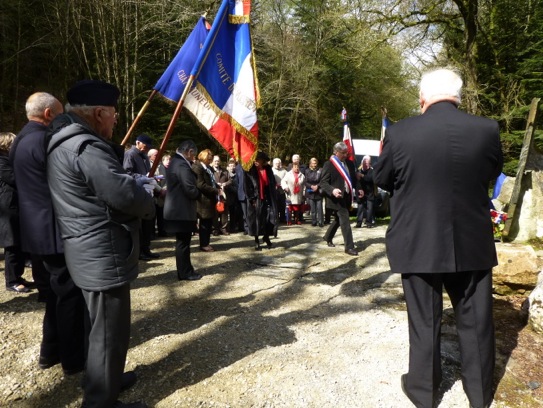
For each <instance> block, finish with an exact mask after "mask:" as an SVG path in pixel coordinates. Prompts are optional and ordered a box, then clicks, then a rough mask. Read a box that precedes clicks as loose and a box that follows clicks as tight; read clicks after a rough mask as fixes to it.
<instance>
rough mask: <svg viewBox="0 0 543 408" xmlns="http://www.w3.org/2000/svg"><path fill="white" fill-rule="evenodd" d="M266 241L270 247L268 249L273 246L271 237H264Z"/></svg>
mask: <svg viewBox="0 0 543 408" xmlns="http://www.w3.org/2000/svg"><path fill="white" fill-rule="evenodd" d="M264 242H265V243H266V246H267V247H268V249H271V247H272V246H273V244H272V243H271V241H270V239H269V238H265V239H264Z"/></svg>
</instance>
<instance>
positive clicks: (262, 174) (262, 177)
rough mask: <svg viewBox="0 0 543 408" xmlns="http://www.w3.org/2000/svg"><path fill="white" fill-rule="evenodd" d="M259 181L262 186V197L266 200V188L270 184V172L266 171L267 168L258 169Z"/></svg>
mask: <svg viewBox="0 0 543 408" xmlns="http://www.w3.org/2000/svg"><path fill="white" fill-rule="evenodd" d="M258 181H259V183H258V185H259V187H260V199H261V200H264V189H265V188H266V187H268V185H269V184H270V181H269V180H268V174H267V173H266V168H261V169H258Z"/></svg>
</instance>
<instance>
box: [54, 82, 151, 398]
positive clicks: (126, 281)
mask: <svg viewBox="0 0 543 408" xmlns="http://www.w3.org/2000/svg"><path fill="white" fill-rule="evenodd" d="M118 97H119V90H118V89H117V88H116V87H115V86H113V85H111V84H108V83H106V82H102V81H90V80H86V81H81V82H78V83H77V84H76V85H75V86H74V87H72V88H71V89H70V90H69V91H68V102H69V103H68V104H67V105H66V112H67V113H66V114H63V115H60V116H58V117H57V118H56V119H55V120H54V121H53V122H52V124H51V125H50V134H49V137H50V140H49V144H48V147H47V154H48V158H47V178H48V182H49V188H50V190H51V197H52V200H53V206H54V209H55V214H56V217H57V222H58V224H59V228H60V232H61V236H62V240H63V242H64V253H65V258H66V264H67V265H68V269H69V271H70V274H71V275H72V278H73V280H74V282H75V283H76V285H77V286H79V287H80V288H81V290H82V292H83V297H84V298H85V302H86V305H87V309H88V311H89V315H90V331H89V346H88V356H87V364H86V368H85V377H84V381H83V389H84V397H83V407H85V408H98V407H100V408H109V407H131V408H141V407H146V405H145V404H144V403H143V402H136V403H132V404H124V403H122V402H120V401H117V398H118V396H119V393H120V392H121V391H122V390H123V389H126V388H128V387H130V386H131V385H133V384H134V383H135V381H136V375H135V373H133V372H128V373H124V374H123V371H124V366H125V362H126V353H127V351H128V343H129V339H130V282H131V281H133V280H134V279H136V277H137V275H138V250H137V248H138V247H139V236H138V230H139V224H140V219H141V218H146V219H150V218H152V217H153V216H154V209H155V207H154V203H153V198H152V197H151V196H150V195H149V194H148V193H147V192H146V190H145V189H144V188H143V187H142V185H141V183H142V182H145V179H143V178H142V180H139V181H138V180H135V179H134V178H133V177H131V176H130V175H129V174H127V173H126V171H125V170H124V169H123V167H122V165H121V158H120V156H119V154H118V151H117V149H116V148H115V147H114V145H113V144H112V143H111V142H110V139H111V137H112V135H113V127H114V126H115V124H116V122H117V113H116V112H115V106H116V105H117V98H118Z"/></svg>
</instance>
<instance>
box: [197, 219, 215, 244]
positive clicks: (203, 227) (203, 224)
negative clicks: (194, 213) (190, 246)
mask: <svg viewBox="0 0 543 408" xmlns="http://www.w3.org/2000/svg"><path fill="white" fill-rule="evenodd" d="M212 228H213V218H200V231H199V233H198V237H199V239H200V248H203V247H206V246H208V245H209V242H210V241H211V230H212Z"/></svg>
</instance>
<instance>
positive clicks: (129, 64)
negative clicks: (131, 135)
mask: <svg viewBox="0 0 543 408" xmlns="http://www.w3.org/2000/svg"><path fill="white" fill-rule="evenodd" d="M219 5H220V1H218V0H215V1H194V0H94V1H92V2H88V1H86V0H48V1H38V0H2V2H0V131H11V132H14V133H18V131H19V130H20V129H21V127H22V126H23V125H24V123H26V117H25V113H24V103H25V101H26V98H27V97H28V96H29V95H30V94H31V93H33V92H36V91H46V92H50V93H52V94H53V95H55V96H57V97H58V98H59V99H60V100H61V101H63V102H64V101H65V95H66V91H67V89H69V88H70V86H71V85H73V84H74V83H75V82H76V81H78V80H81V79H85V78H92V79H102V80H105V81H108V82H112V83H115V84H116V85H117V86H118V87H119V88H120V89H121V92H122V93H121V100H120V103H119V113H120V118H119V123H118V126H117V128H116V131H115V132H116V133H115V137H114V138H115V140H116V141H118V142H120V141H121V140H122V139H123V137H124V135H125V134H126V131H127V129H128V127H129V126H130V124H131V123H132V121H133V118H134V117H135V116H136V114H137V112H138V111H139V109H140V108H141V106H142V105H143V104H144V102H145V101H146V99H147V98H148V96H149V94H150V92H151V90H152V87H153V86H154V85H155V83H156V82H157V80H158V78H159V77H160V75H161V74H162V73H163V71H164V70H165V69H166V67H167V66H168V64H169V63H170V61H171V60H172V58H173V57H174V56H175V54H176V53H177V51H178V50H179V48H180V47H181V45H182V44H183V42H184V40H185V39H186V38H187V36H188V35H189V33H190V32H191V30H192V29H193V28H194V26H195V24H196V22H197V20H198V18H199V17H200V16H201V15H202V14H203V13H205V12H208V14H207V18H208V19H209V20H210V22H212V20H213V18H214V16H215V13H216V12H217V10H218V7H219ZM251 25H252V35H253V46H254V52H255V56H256V66H257V75H258V81H259V85H260V91H261V102H262V106H261V108H260V109H259V110H258V111H257V114H258V122H259V127H260V138H259V144H260V149H261V150H264V151H266V152H268V153H269V154H270V155H271V156H272V157H280V158H282V159H283V161H285V162H288V160H289V159H290V156H291V155H292V154H293V153H299V154H301V155H302V157H303V159H304V161H307V159H308V158H309V157H312V156H315V157H317V158H319V159H320V160H323V159H326V158H327V157H328V156H329V155H330V153H331V149H332V146H333V144H334V143H335V142H336V141H338V140H341V138H342V131H343V130H342V123H341V121H340V116H339V115H340V112H341V110H342V108H343V107H345V108H346V109H347V110H348V112H349V123H350V129H351V134H352V137H353V138H362V139H379V137H380V131H381V108H382V107H385V108H386V109H387V110H388V115H389V118H390V120H391V121H393V122H394V121H397V120H400V119H403V118H405V117H407V116H411V115H414V114H417V113H418V90H417V80H418V79H419V78H420V74H421V71H424V70H426V69H428V68H431V67H433V66H445V65H446V66H451V67H455V68H457V69H458V70H459V71H460V72H461V74H462V77H463V78H464V82H465V86H466V90H465V93H464V98H463V102H462V106H461V107H462V109H464V110H466V111H468V112H471V113H475V114H480V115H485V116H488V117H491V118H494V119H496V120H498V121H499V123H500V128H501V132H502V142H503V149H504V153H505V157H506V166H505V173H506V174H508V175H511V176H514V175H515V173H516V168H517V163H518V159H519V154H520V148H521V147H522V139H523V133H524V129H525V127H526V119H527V112H528V109H529V105H530V102H531V100H532V98H535V97H541V96H542V95H543V2H541V1H539V0H479V1H477V0H412V1H404V0H329V1H325V0H253V1H252V12H251ZM173 110H174V107H173V106H172V105H171V104H170V103H168V102H167V101H165V100H163V99H162V98H155V99H154V101H153V103H152V104H151V107H150V108H149V109H148V111H147V113H146V114H145V116H144V118H143V120H142V122H141V123H140V125H138V128H137V129H136V132H135V135H137V134H139V133H147V134H149V135H150V136H151V137H153V139H154V140H155V141H157V145H158V142H159V141H160V140H161V139H162V137H163V135H164V133H165V132H166V129H167V126H168V123H169V122H170V118H171V115H172V113H173ZM539 117H541V115H539ZM187 138H192V139H194V140H195V141H196V143H197V144H198V146H199V148H200V149H203V148H207V147H209V148H211V149H212V150H213V151H214V152H215V153H218V154H220V155H221V156H222V158H223V159H226V152H225V151H224V150H223V149H222V148H221V147H220V146H219V145H218V143H216V142H215V141H214V140H213V139H211V138H210V137H208V136H207V135H206V134H205V133H204V132H203V131H202V130H201V129H200V128H199V127H198V126H197V125H196V124H195V123H194V122H193V121H192V120H191V119H189V117H188V115H185V114H182V115H181V117H180V119H179V121H178V123H177V125H176V127H175V131H174V133H173V136H172V138H171V140H170V142H169V145H168V150H170V151H173V150H174V149H175V147H176V146H178V144H179V142H180V141H181V140H183V139H187ZM536 138H537V140H538V143H539V141H540V140H541V139H542V138H541V135H540V133H539V132H537V137H536Z"/></svg>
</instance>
